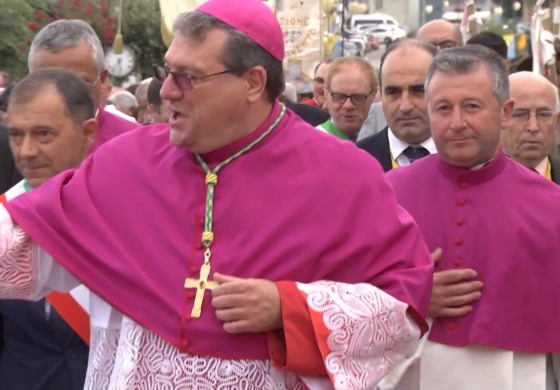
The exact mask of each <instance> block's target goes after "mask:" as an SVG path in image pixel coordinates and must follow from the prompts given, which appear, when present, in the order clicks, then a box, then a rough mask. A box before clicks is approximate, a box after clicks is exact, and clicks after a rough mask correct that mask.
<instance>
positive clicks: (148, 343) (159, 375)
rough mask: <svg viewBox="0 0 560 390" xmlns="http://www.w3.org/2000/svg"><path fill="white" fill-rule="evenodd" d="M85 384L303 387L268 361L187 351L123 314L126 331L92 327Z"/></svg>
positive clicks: (146, 389)
mask: <svg viewBox="0 0 560 390" xmlns="http://www.w3.org/2000/svg"><path fill="white" fill-rule="evenodd" d="M90 348H91V350H90V367H89V368H88V375H87V378H86V386H85V387H84V388H85V389H91V390H97V389H111V390H132V389H134V390H152V389H162V390H164V389H169V390H183V389H184V390H187V389H188V390H191V389H197V390H215V389H219V390H226V389H240V390H241V389H246V390H253V389H255V390H257V389H259V390H260V389H275V390H276V389H278V390H283V389H286V390H303V389H305V388H306V387H305V385H304V384H303V382H302V381H301V380H300V379H299V378H298V377H297V376H296V375H294V374H291V373H285V372H281V371H279V370H277V369H276V368H274V367H273V366H272V364H271V363H270V362H268V361H260V360H226V359H219V358H212V357H200V356H193V355H188V354H185V353H182V352H181V351H179V350H178V349H177V348H175V347H174V346H172V345H171V344H169V343H167V342H166V341H164V340H163V339H162V338H160V337H159V336H157V335H156V334H154V333H152V332H151V331H149V330H147V329H145V328H143V327H141V326H139V325H138V324H137V323H135V322H134V321H132V320H130V319H129V318H127V317H124V319H123V322H122V328H121V331H120V332H118V331H115V330H107V329H100V328H96V329H94V328H92V342H91V346H90Z"/></svg>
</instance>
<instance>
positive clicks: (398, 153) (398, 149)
mask: <svg viewBox="0 0 560 390" xmlns="http://www.w3.org/2000/svg"><path fill="white" fill-rule="evenodd" d="M388 130H389V131H388V136H389V150H390V151H391V157H392V158H393V160H395V161H396V162H397V164H398V165H399V166H400V167H402V166H405V165H409V164H410V161H409V160H408V158H407V157H406V156H405V155H404V154H403V152H404V150H405V149H406V148H408V147H409V146H411V145H410V144H407V143H406V142H404V141H402V140H400V139H398V138H397V136H396V135H395V133H393V130H391V129H390V128H389V129H388ZM412 146H423V147H424V148H426V149H427V150H428V152H430V154H435V153H437V150H436V144H435V143H434V140H433V138H432V137H430V138H428V139H426V140H424V141H422V142H421V143H419V144H418V145H412Z"/></svg>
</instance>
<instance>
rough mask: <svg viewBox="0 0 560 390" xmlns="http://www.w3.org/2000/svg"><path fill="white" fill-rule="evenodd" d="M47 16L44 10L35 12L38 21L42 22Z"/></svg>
mask: <svg viewBox="0 0 560 390" xmlns="http://www.w3.org/2000/svg"><path fill="white" fill-rule="evenodd" d="M45 16H47V14H46V13H45V11H43V10H38V11H37V12H35V18H36V19H37V20H41V19H43V18H44V17H45Z"/></svg>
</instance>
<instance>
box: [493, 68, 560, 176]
mask: <svg viewBox="0 0 560 390" xmlns="http://www.w3.org/2000/svg"><path fill="white" fill-rule="evenodd" d="M509 83H510V84H509V88H510V96H511V97H512V98H513V99H514V101H515V105H514V108H513V113H512V116H511V119H510V120H509V121H508V122H507V123H506V126H505V127H504V128H503V129H502V136H501V139H502V146H503V148H504V152H505V153H507V154H509V155H510V156H511V157H512V158H513V159H514V160H516V161H517V162H519V163H521V164H523V165H525V166H526V167H528V168H530V169H534V170H536V171H537V172H539V174H541V175H542V176H544V177H546V178H547V179H549V180H553V181H554V182H555V183H559V184H560V159H558V158H556V157H552V156H551V155H550V154H551V153H552V150H553V149H554V147H555V145H556V135H557V133H556V131H557V130H556V129H557V126H558V118H559V114H558V108H559V99H558V92H557V88H556V86H555V85H554V84H552V83H551V82H550V81H548V80H547V79H546V78H545V77H544V76H541V75H540V74H536V73H532V72H518V73H513V74H511V75H510V76H509Z"/></svg>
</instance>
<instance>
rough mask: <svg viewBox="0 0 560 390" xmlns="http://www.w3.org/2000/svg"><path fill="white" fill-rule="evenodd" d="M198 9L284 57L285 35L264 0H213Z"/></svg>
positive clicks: (269, 51)
mask: <svg viewBox="0 0 560 390" xmlns="http://www.w3.org/2000/svg"><path fill="white" fill-rule="evenodd" d="M196 10H197V11H200V12H204V13H206V14H208V15H211V16H213V17H215V18H216V19H219V20H221V21H222V22H224V23H225V24H227V25H229V26H231V27H233V28H234V29H236V30H238V31H241V32H242V33H244V34H245V35H247V37H249V39H251V40H252V41H254V42H256V43H257V44H258V45H259V46H261V47H262V48H263V49H265V50H266V51H267V52H268V53H270V54H271V55H272V56H273V57H274V58H276V59H278V60H280V61H282V60H283V59H284V35H283V33H282V29H281V28H280V24H279V23H278V20H277V19H276V16H275V15H274V13H273V12H272V10H271V9H270V8H269V7H268V6H267V5H266V4H265V3H264V2H263V1H262V0H209V1H207V2H205V3H203V4H202V5H200V6H199V7H198V8H197V9H196Z"/></svg>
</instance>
